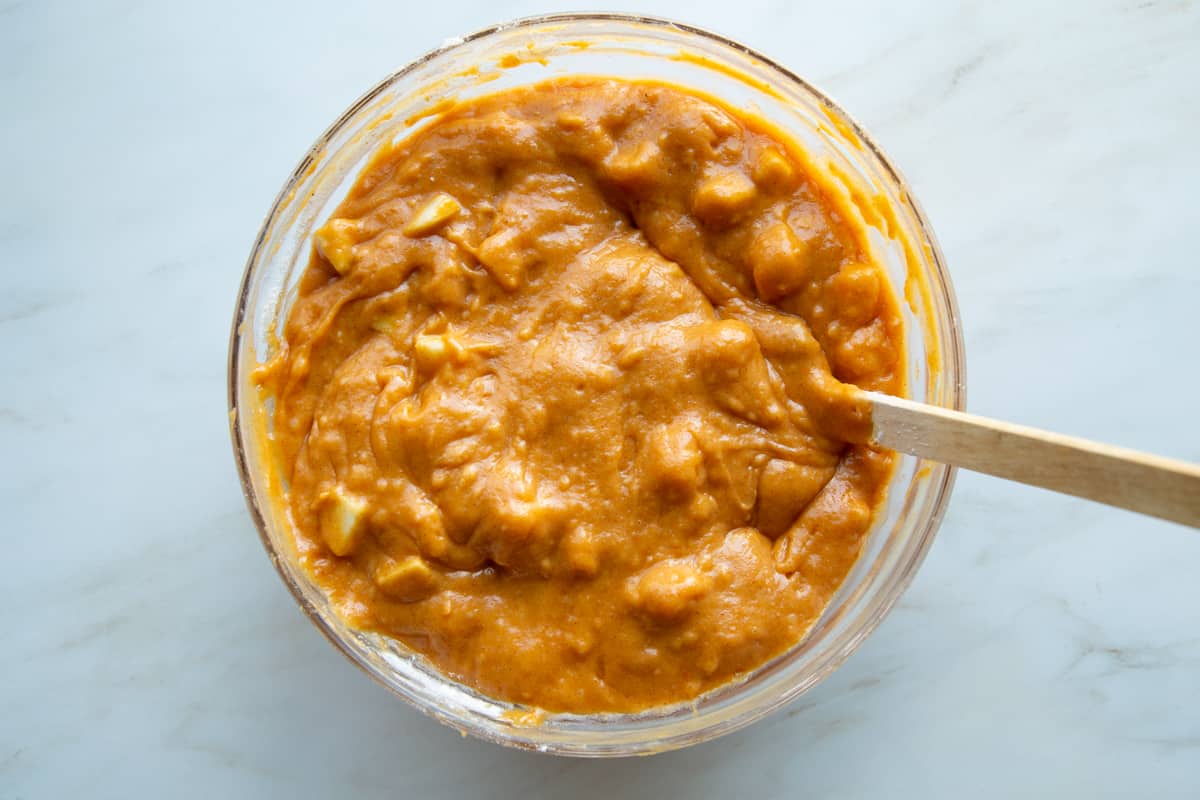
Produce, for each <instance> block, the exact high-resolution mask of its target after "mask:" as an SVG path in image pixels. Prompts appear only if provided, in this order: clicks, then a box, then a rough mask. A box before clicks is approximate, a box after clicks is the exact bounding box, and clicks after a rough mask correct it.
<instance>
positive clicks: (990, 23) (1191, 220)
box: [0, 0, 1200, 800]
mask: <svg viewBox="0 0 1200 800" xmlns="http://www.w3.org/2000/svg"><path fill="white" fill-rule="evenodd" d="M407 5H413V6H416V5H417V4H405V3H380V2H369V1H367V0H362V1H360V0H341V2H338V3H334V4H314V3H288V2H277V3H274V4H272V5H268V4H257V3H242V2H224V3H219V2H211V3H209V2H205V3H171V4H168V3H161V4H156V3H134V2H117V1H115V0H114V1H113V2H79V3H74V4H72V3H65V2H51V1H50V0H26V2H20V1H19V0H18V1H16V2H14V1H13V0H6V1H5V2H0V145H2V150H3V157H2V160H0V187H3V188H2V190H0V252H2V253H3V256H2V257H0V258H2V260H0V265H2V266H0V269H2V270H3V271H2V273H0V274H2V277H3V282H2V284H0V375H2V376H3V378H2V383H0V385H2V386H3V392H2V393H0V452H2V453H3V456H4V457H3V460H2V461H0V501H2V504H0V505H2V507H3V515H2V516H0V519H2V520H3V522H2V523H0V531H2V532H3V533H2V539H0V541H2V542H3V544H4V564H3V568H2V569H3V579H2V580H0V604H2V606H3V608H4V611H5V625H4V633H3V638H2V639H0V641H2V642H3V646H2V647H0V797H3V798H10V797H11V798H18V797H19V798H34V797H69V796H72V795H73V794H83V795H86V796H95V797H130V796H134V797H136V796H170V797H235V796H244V797H295V796H307V795H311V796H350V795H352V794H353V795H358V796H363V797H374V796H379V797H400V796H409V797H426V798H441V797H447V798H449V797H460V796H473V795H483V796H488V797H493V798H510V797H512V798H515V797H525V796H528V795H531V794H539V793H548V794H550V793H552V794H555V795H564V794H567V793H569V794H570V796H572V797H575V798H577V799H578V800H585V799H586V798H593V797H594V798H601V797H605V798H607V797H613V796H617V797H619V796H624V795H626V794H628V795H629V796H645V795H649V796H690V797H708V796H711V797H776V796H804V797H813V798H815V797H825V796H829V797H869V796H879V795H885V796H893V797H904V796H913V797H962V796H970V797H1010V796H1013V795H1022V796H1054V797H1064V796H1065V797H1096V796H1108V795H1111V796H1147V797H1159V796H1161V797H1196V796H1197V795H1200V583H1198V582H1197V580H1196V574H1197V570H1198V569H1200V535H1197V533H1196V532H1193V531H1188V530H1185V529H1184V528H1181V527H1177V526H1172V525H1169V524H1166V523H1159V522H1155V521H1152V520H1149V519H1143V518H1140V517H1136V516H1134V515H1131V514H1127V513H1123V512H1118V511H1113V510H1110V509H1107V508H1102V507H1099V506H1095V505H1089V504H1087V503H1084V502H1082V501H1075V500H1071V499H1067V498H1064V497H1058V496H1054V495H1051V494H1048V493H1044V492H1040V491H1036V490H1032V489H1025V488H1021V487H1017V486H1013V485H1007V484H1004V483H1001V482H999V481H995V480H991V479H986V478H981V477H977V476H963V477H962V478H961V480H960V483H959V485H958V489H957V491H956V494H955V497H954V501H953V503H952V506H951V510H950V513H949V515H948V516H947V518H946V521H945V525H944V526H943V528H942V533H941V535H940V538H939V540H938V541H937V543H936V544H935V546H934V549H933V551H932V553H931V554H930V556H929V559H928V561H927V562H926V564H925V567H924V569H923V571H922V572H921V573H920V575H919V577H918V578H917V580H916V582H915V584H914V585H913V587H912V589H911V590H910V591H909V592H908V594H907V595H906V596H905V598H904V600H903V602H902V603H901V605H900V606H899V608H898V609H897V610H896V611H895V613H893V614H892V616H891V617H890V618H889V619H888V620H887V621H886V622H885V623H884V624H883V626H882V627H881V628H880V629H879V631H878V632H877V633H876V634H875V635H874V636H873V637H872V638H871V639H870V640H868V641H867V643H866V644H865V645H864V646H863V647H862V649H861V650H860V651H859V652H858V653H857V654H856V655H855V656H854V657H853V658H852V659H851V660H850V661H849V662H848V663H847V664H846V666H845V667H844V668H843V669H842V670H841V671H840V672H838V673H837V674H836V675H835V676H834V677H833V678H831V679H830V680H829V681H827V682H826V683H825V684H823V685H822V686H820V687H818V688H817V689H816V690H814V691H813V692H811V693H810V694H808V695H807V696H805V697H804V698H803V699H802V700H801V701H800V702H798V703H797V704H795V705H794V706H792V707H791V708H789V709H788V710H787V711H786V712H784V713H780V714H777V715H775V716H774V717H772V718H770V719H768V720H766V721H764V722H762V723H759V724H758V725H755V726H753V727H752V728H750V729H748V730H746V731H743V732H741V733H739V734H735V735H733V736H730V737H728V738H726V739H724V740H721V741H718V742H716V743H712V744H709V745H705V746H701V747H697V748H694V749H691V750H687V751H683V752H678V753H673V754H669V755H665V756H659V757H655V758H652V759H640V760H627V761H623V762H617V763H612V762H609V763H593V762H581V761H571V760H562V759H554V758H550V757H545V756H537V755H532V754H525V753H518V752H512V751H508V750H505V749H502V748H499V747H495V746H491V745H485V744H481V743H478V742H475V741H470V740H463V739H460V737H459V736H458V735H457V734H455V733H453V732H451V731H450V730H448V729H445V728H443V727H441V726H439V725H438V724H436V723H434V722H431V721H429V720H427V719H425V718H424V717H422V716H420V715H419V714H417V713H416V712H415V711H412V710H410V709H408V708H407V707H406V706H404V705H402V704H400V703H399V702H398V701H395V700H393V699H392V698H391V697H390V696H389V695H388V694H387V693H386V692H385V691H384V690H383V689H381V688H379V687H377V686H375V685H373V684H372V683H370V682H369V681H368V680H367V679H366V678H365V677H364V676H362V675H361V674H359V673H358V672H357V671H355V670H354V669H353V668H351V667H350V666H349V665H348V664H347V663H345V662H344V661H343V660H342V658H341V656H339V655H338V654H337V653H336V652H334V650H333V649H332V648H330V647H329V646H328V645H327V644H326V643H325V642H324V641H323V640H322V638H321V637H320V635H319V634H317V632H316V631H315V630H314V629H313V628H311V627H310V626H309V624H308V623H307V622H306V621H305V620H304V618H303V617H302V615H301V614H300V613H299V612H298V611H297V610H296V608H295V607H294V605H293V603H292V601H291V599H290V597H289V596H288V594H287V592H286V591H285V590H284V588H283V586H282V584H281V583H280V581H279V580H278V579H277V578H276V576H275V574H274V572H273V571H272V569H271V567H270V565H269V563H268V561H267V559H266V557H265V556H264V555H263V552H262V549H261V547H260V546H259V543H258V541H257V538H256V537H255V535H254V532H253V529H252V527H251V524H250V520H249V518H248V516H247V513H246V510H245V507H244V505H243V503H242V498H241V495H240V492H239V488H238V484H237V480H236V478H235V474H234V467H233V460H232V457H231V454H230V447H229V442H228V437H227V432H226V418H225V405H224V404H225V353H226V339H227V334H228V325H229V320H230V315H231V312H232V307H233V301H234V294H235V289H236V285H237V282H238V279H239V277H240V274H241V270H242V264H243V261H244V259H245V256H246V254H247V252H248V250H249V248H250V245H251V242H252V239H253V237H254V235H255V232H256V229H257V227H258V225H259V223H260V221H261V219H262V216H263V214H264V213H265V212H266V210H267V207H268V206H269V204H270V202H271V200H272V198H273V196H274V194H275V192H276V190H277V189H278V187H279V185H280V184H281V183H282V181H283V180H284V178H285V176H286V175H287V173H288V172H289V170H290V169H291V168H292V166H293V165H294V164H295V162H296V161H297V159H298V158H299V156H300V155H301V154H302V152H303V151H304V150H305V148H306V147H307V146H308V145H309V143H310V142H311V141H312V140H313V139H314V138H315V137H316V135H317V134H318V133H319V132H320V131H321V130H322V129H323V128H324V127H325V125H326V123H327V122H328V121H329V120H331V119H332V118H333V117H334V116H335V115H336V114H337V113H339V112H340V111H341V110H342V109H343V107H345V106H346V105H347V104H349V102H350V101H352V100H353V99H354V98H355V97H356V96H357V95H358V94H359V93H360V92H361V91H363V90H365V89H366V88H367V87H368V86H370V85H371V84H372V83H374V82H375V81H376V80H377V79H378V78H380V77H381V76H383V75H384V74H386V73H387V72H389V71H390V70H392V69H393V68H395V67H397V66H399V65H401V64H403V63H404V62H406V61H408V60H409V59H411V58H413V57H414V56H416V55H418V54H419V53H421V52H422V51H424V50H425V49H428V48H429V47H432V46H434V45H436V44H438V43H439V42H441V41H442V40H443V39H445V38H447V37H449V36H453V35H455V34H459V33H463V32H465V31H468V30H471V29H474V28H476V27H479V26H482V25H483V24H485V23H488V22H491V21H494V20H497V19H499V18H507V17H512V16H519V15H526V14H530V13H534V12H538V11H544V10H549V9H548V8H547V7H545V6H541V5H538V4H535V3H509V4H507V5H503V4H495V3H487V2H482V0H472V1H466V0H461V1H460V2H454V3H424V4H420V6H421V11H420V12H416V11H406V10H405V7H406V6H407ZM573 5H579V6H587V5H590V3H587V2H584V3H580V4H575V3H564V4H563V6H564V7H565V6H573ZM643 10H645V11H647V12H652V13H658V14H662V15H667V16H675V17H679V18H682V19H686V20H689V21H692V22H694V23H696V24H699V25H702V26H706V27H711V28H715V29H718V30H721V31H723V32H725V33H727V34H729V35H731V36H733V37H735V38H738V39H741V40H743V41H745V42H747V43H749V44H751V45H754V46H757V47H759V48H760V49H762V50H763V51H764V52H766V53H768V54H771V55H773V56H775V57H776V58H778V59H779V60H781V61H782V62H784V63H785V64H787V65H789V66H791V67H792V68H794V69H795V70H796V71H798V72H800V73H801V74H803V75H805V76H807V77H809V78H810V79H812V80H813V81H814V82H816V83H817V84H818V85H819V86H821V87H823V88H825V89H826V90H828V91H829V92H830V93H832V94H833V95H834V96H835V97H837V98H838V99H839V100H841V101H842V102H843V103H844V104H845V105H846V107H847V108H849V109H850V111H851V113H852V114H854V115H855V116H857V117H858V118H859V119H860V120H862V121H863V122H864V123H865V124H866V125H867V126H868V128H869V129H871V130H872V131H873V132H874V133H875V134H876V135H877V137H878V138H879V139H880V140H881V141H882V142H883V143H884V145H885V146H886V147H887V148H888V150H889V151H890V153H891V155H892V156H893V158H894V159H895V160H896V162H897V163H898V164H899V165H900V166H901V168H902V169H904V170H905V171H906V172H907V174H908V175H909V177H910V178H911V180H912V182H913V184H914V185H915V188H916V191H917V194H918V196H919V197H920V199H921V200H922V202H923V203H924V205H925V207H926V209H927V210H928V212H929V214H930V216H931V218H932V220H933V222H934V226H935V227H936V229H937V231H938V233H939V235H940V237H941V241H942V243H943V245H944V247H945V251H946V255H947V256H948V259H949V262H950V264H951V268H952V271H953V274H954V278H955V281H956V283H957V288H958V295H959V299H960V301H961V305H962V314H963V319H964V325H965V328H966V335H967V342H968V355H969V363H970V380H969V385H970V395H971V403H970V404H971V407H972V409H974V410H976V411H978V412H981V413H990V414H995V415H1001V416H1005V417H1009V418H1012V419H1014V420H1018V421H1023V422H1027V423H1032V424H1037V425H1042V426H1046V427H1050V428H1055V429H1060V430H1063V431H1066V432H1070V433H1076V434H1083V435H1089V436H1093V437H1096V438H1100V439H1107V440H1111V441H1115V442H1117V443H1121V444H1125V445H1130V446H1135V447H1141V448H1145V449H1149V450H1154V451H1159V452H1162V453H1165V454H1169V455H1174V456H1178V457H1183V458H1189V459H1192V460H1200V434H1198V433H1197V430H1196V426H1195V419H1196V416H1197V411H1198V410H1200V408H1198V405H1197V400H1196V398H1197V396H1200V355H1197V342H1198V340H1200V319H1198V315H1200V312H1198V310H1197V300H1198V298H1200V267H1198V262H1197V257H1196V250H1195V242H1196V233H1197V231H1198V230H1200V202H1198V201H1197V188H1196V187H1197V186H1200V147H1198V145H1200V6H1198V5H1197V4H1195V3H1187V2H1183V3H1176V2H1126V3H1111V2H1105V3H1100V2H1078V1H1077V2H1062V3H1056V4H1050V3H1040V2H1033V0H1025V1H1024V2H1015V3H979V2H970V3H942V4H938V3H928V4H922V5H919V6H909V4H903V3H893V2H887V1H886V0H879V2H873V3H863V2H853V3H796V4H792V3H788V2H783V0H776V1H775V2H764V1H761V0H741V2H737V3H728V2H713V1H712V0H692V1H691V2H687V3H646V4H645V5H644V8H643ZM366 20H369V22H368V21H366Z"/></svg>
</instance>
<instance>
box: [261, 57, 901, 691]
mask: <svg viewBox="0 0 1200 800" xmlns="http://www.w3.org/2000/svg"><path fill="white" fill-rule="evenodd" d="M806 163H807V162H806V161H805V160H804V159H803V158H801V157H800V155H799V153H798V151H796V150H795V146H794V145H792V144H789V143H788V142H786V141H784V140H783V139H782V138H781V136H780V135H779V134H778V133H777V132H774V131H773V130H772V129H770V128H769V127H768V126H766V125H765V124H763V123H761V122H759V121H757V120H755V119H754V118H753V117H750V116H746V115H743V114H742V113H740V112H737V111H735V110H732V109H728V108H724V107H721V106H720V105H718V104H717V103H716V102H715V101H713V100H710V99H706V98H703V97H701V96H699V95H696V94H692V93H690V92H688V91H687V90H685V89H681V88H678V87H673V86H669V85H665V84H660V83H648V82H632V81H624V80H607V79H600V78H595V79H593V78H586V79H585V78H570V79H556V80H553V81H550V82H547V83H544V84H540V85H536V86H533V87H525V88H520V89H512V90H507V91H504V92H501V93H498V94H495V95H491V96H487V97H484V98H481V99H476V100H471V101H467V102H463V103H461V104H459V105H457V106H455V107H453V108H452V109H450V110H449V111H448V112H446V113H445V114H443V115H442V116H441V117H439V118H438V119H437V120H436V121H434V122H433V123H431V124H430V125H429V126H428V127H426V128H423V129H422V130H420V131H419V132H418V133H416V134H414V135H412V136H410V137H408V138H405V139H403V140H401V141H399V142H397V143H394V144H391V145H388V146H386V147H384V148H383V149H382V150H380V151H379V152H378V153H376V154H375V155H374V156H373V158H372V159H371V161H370V163H369V164H368V165H367V166H366V168H365V169H364V171H363V172H362V174H361V175H360V176H359V177H358V179H357V181H356V183H355V185H354V186H353V188H352V189H351V191H350V193H349V195H348V196H347V197H346V199H345V200H344V201H343V203H342V204H341V206H340V207H339V208H338V209H337V211H336V212H335V213H334V215H333V217H332V218H331V219H330V220H329V221H328V222H327V223H326V224H325V225H324V226H323V227H321V228H320V229H319V230H318V231H317V232H316V234H315V236H314V252H313V257H312V261H311V263H310V265H309V266H308V268H307V271H306V272H305V274H304V276H303V277H302V279H301V282H300V285H299V290H298V296H297V298H296V300H295V302H294V304H293V305H292V307H291V309H290V311H289V312H288V316H287V319H286V324H285V328H284V335H283V338H282V341H281V343H280V348H279V352H278V353H277V354H276V355H275V356H274V357H273V358H272V359H271V360H270V361H269V362H268V363H267V364H265V365H264V366H263V367H261V368H260V370H259V374H258V379H259V381H260V382H261V383H262V384H263V385H264V387H265V388H266V390H267V391H268V393H269V395H270V396H271V397H273V398H274V401H275V404H274V411H273V417H272V423H273V434H272V435H273V438H274V446H275V447H276V449H277V451H278V453H279V455H280V457H281V459H282V463H283V464H284V465H285V468H284V475H285V476H286V477H287V485H286V486H285V487H284V488H283V489H282V491H283V492H284V493H285V494H284V498H283V500H284V502H285V503H286V505H287V508H288V509H289V512H290V516H291V520H292V524H293V527H294V534H295V538H296V545H297V548H298V552H299V557H300V559H301V562H302V564H303V566H304V567H305V569H306V570H307V571H308V572H309V573H310V574H311V575H312V576H313V577H314V579H315V580H316V581H317V583H318V584H319V585H320V586H321V587H323V589H324V590H325V591H326V592H327V593H328V594H329V596H330V597H331V598H332V600H333V602H334V604H335V606H336V608H337V609H338V611H339V613H340V614H341V615H342V616H343V617H345V618H346V619H347V620H348V621H349V622H350V623H351V624H352V625H354V626H356V627H359V628H363V629H368V630H373V631H378V632H381V633H384V634H387V635H390V636H393V637H396V638H398V639H400V640H402V641H403V642H405V643H406V644H407V645H409V646H410V647H412V648H413V649H414V650H416V651H418V652H420V653H422V654H424V655H425V656H426V657H427V658H428V659H429V660H430V662H432V663H433V664H434V665H435V666H436V667H437V668H439V669H441V670H442V671H444V672H446V673H447V674H449V675H451V676H453V677H455V678H456V679H458V680H460V681H461V682H463V683H465V684H467V685H469V686H472V687H474V688H476V689H477V690H479V691H480V692H483V693H485V694H487V695H490V696H492V697H495V698H499V699H503V700H509V701H513V702H517V703H523V704H528V705H532V706H537V707H540V708H544V709H548V710H551V711H568V712H577V713H591V712H605V711H634V710H639V709H644V708H648V707H652V706H659V705H664V704H670V703H675V702H679V701H685V700H688V699H691V698H694V697H696V696H697V695H699V694H701V693H703V692H705V691H707V690H709V689H712V688H714V687H717V686H719V685H721V684H724V683H726V682H728V681H730V680H732V679H734V678H735V677H737V676H739V675H741V674H744V673H746V672H748V671H750V670H753V669H754V668H755V667H758V666H760V665H762V664H763V663H764V662H766V661H768V660H769V659H771V658H772V657H774V656H777V655H780V654H782V653H783V652H785V651H786V650H788V649H789V648H791V647H792V646H794V645H795V644H796V643H797V642H799V641H800V640H801V639H802V638H803V636H804V635H805V633H806V631H808V629H809V628H810V627H811V626H812V624H813V623H814V622H815V621H816V619H817V618H818V617H819V615H820V613H821V611H822V609H823V608H824V607H825V605H826V604H827V603H828V602H829V599H830V597H831V596H832V594H833V593H834V592H835V591H836V590H837V588H838V586H839V585H840V584H841V582H842V581H843V579H844V578H845V576H846V574H847V572H849V570H850V568H851V566H852V565H853V563H854V561H855V559H856V558H857V557H858V554H859V552H860V549H861V545H862V543H863V539H864V536H865V535H866V533H867V531H868V529H869V528H870V526H871V522H872V518H873V515H874V514H875V511H876V509H877V507H878V506H879V504H880V502H881V500H882V498H883V494H884V490H885V487H886V484H887V481H888V479H889V477H890V475H891V471H892V466H893V456H892V454H890V453H887V452H879V451H875V450H872V449H870V448H867V447H865V446H862V445H852V444H847V442H849V441H852V440H854V441H859V440H861V439H862V436H861V432H862V427H863V425H864V424H865V423H866V420H865V419H864V411H863V408H862V406H861V404H860V403H859V402H858V401H857V400H856V398H855V393H854V391H853V390H852V389H851V388H850V387H849V386H848V385H847V384H848V383H853V384H855V385H857V386H860V387H864V388H868V389H874V390H880V391H886V392H891V393H900V392H901V390H902V389H903V372H904V369H903V368H904V349H903V335H902V325H901V321H900V315H899V312H898V308H897V305H896V300H895V297H894V295H893V293H892V290H891V287H890V285H889V283H888V281H887V280H886V278H885V276H884V274H883V271H882V270H881V268H880V267H879V266H878V265H876V264H873V263H872V262H871V260H870V257H869V253H868V250H867V246H866V241H865V238H864V237H865V233H864V232H863V231H862V230H861V229H860V227H859V226H857V225H856V224H855V223H854V222H853V221H852V220H851V219H850V218H849V215H847V214H844V213H839V211H838V208H839V206H838V204H837V203H836V202H834V201H833V199H832V198H833V194H832V192H831V190H830V188H829V187H828V186H827V185H826V184H825V183H823V179H822V178H821V177H820V176H819V175H817V174H815V173H814V172H813V171H812V170H811V169H808V168H806V166H805V164H806Z"/></svg>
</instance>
